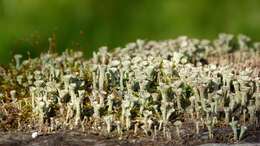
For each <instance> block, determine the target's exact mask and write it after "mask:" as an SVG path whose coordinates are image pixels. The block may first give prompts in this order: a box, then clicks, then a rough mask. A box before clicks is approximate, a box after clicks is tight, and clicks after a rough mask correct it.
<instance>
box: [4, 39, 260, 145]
mask: <svg viewBox="0 0 260 146" xmlns="http://www.w3.org/2000/svg"><path fill="white" fill-rule="evenodd" d="M238 50H240V51H247V52H253V53H255V54H259V52H260V43H254V44H253V43H252V42H250V39H249V38H248V37H246V36H244V35H238V37H237V38H234V37H233V35H229V34H220V35H219V38H218V39H217V40H215V41H213V42H211V41H209V40H198V39H188V38H187V37H185V36H183V37H179V38H177V39H176V40H167V41H160V42H155V41H144V40H137V41H136V42H135V43H129V44H127V45H126V47H124V48H117V49H115V51H114V52H112V53H111V52H108V51H107V47H101V48H100V49H99V51H98V52H94V53H93V58H92V59H90V60H85V59H84V58H83V57H82V52H73V51H68V50H67V51H66V52H64V53H62V54H61V55H60V56H59V55H58V54H57V53H51V52H48V53H44V54H42V55H41V56H40V57H38V58H34V59H32V58H29V59H27V60H24V61H22V62H21V58H22V56H21V55H15V56H14V58H15V63H11V64H10V67H9V69H8V70H6V71H5V70H3V71H1V75H0V85H1V86H0V101H1V102H0V121H1V124H0V128H1V129H5V130H9V129H12V128H15V129H22V128H23V127H25V126H27V127H28V126H30V127H31V128H32V129H35V128H36V129H37V128H39V129H41V126H42V125H47V127H48V128H49V131H50V132H54V131H57V130H59V129H62V128H63V127H69V128H75V127H79V126H80V127H81V128H82V129H83V130H85V129H86V128H93V129H96V130H100V129H103V128H106V131H107V133H117V135H119V136H122V135H124V134H125V133H127V134H134V135H142V134H146V135H150V134H152V135H153V136H156V135H157V134H158V133H159V132H162V133H163V136H164V137H165V138H168V139H171V137H172V135H171V134H172V132H171V131H170V130H169V128H168V127H169V126H175V127H176V133H177V135H178V136H179V137H181V136H182V135H181V132H180V131H181V129H182V127H183V125H182V123H183V122H185V120H190V121H193V123H194V127H196V129H195V130H194V133H197V134H199V132H200V128H201V127H204V126H205V127H207V129H208V133H209V138H213V137H214V134H213V132H212V131H213V129H214V128H216V127H217V126H218V127H219V126H231V127H232V129H233V131H234V140H238V139H241V138H242V137H243V134H244V132H245V130H246V128H247V126H250V125H255V126H257V125H258V124H259V123H258V122H259V119H260V117H259V112H260V79H259V77H258V71H259V70H257V69H256V68H249V67H248V68H246V69H244V70H237V69H235V68H233V67H231V66H229V65H228V64H218V65H216V64H213V63H211V62H208V60H207V58H208V57H210V56H214V55H222V54H227V53H231V52H235V51H238ZM184 115H188V117H187V116H186V119H185V118H184ZM237 129H240V130H239V131H238V130H237ZM238 132H239V133H238Z"/></svg>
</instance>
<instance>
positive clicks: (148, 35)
mask: <svg viewBox="0 0 260 146" xmlns="http://www.w3.org/2000/svg"><path fill="white" fill-rule="evenodd" d="M259 6H260V1H259V0H247V1H246V0H196V1H191V0H0V63H1V64H8V62H9V61H10V59H11V54H13V53H23V54H25V56H26V52H27V51H30V52H31V56H33V57H35V56H38V55H39V54H40V52H42V51H44V50H45V51H46V50H48V44H49V42H48V38H49V37H53V35H54V34H55V35H56V37H57V41H56V42H57V51H59V52H61V51H64V50H65V49H66V48H74V49H76V50H82V51H84V52H85V57H90V56H91V55H92V52H93V50H97V49H98V48H99V47H100V46H103V45H107V46H108V47H109V48H110V49H112V48H115V47H118V46H124V45H125V44H126V43H127V42H131V41H135V40H136V39H137V38H142V39H153V40H163V39H170V38H176V37H177V36H179V35H187V36H189V37H197V38H208V39H213V38H216V37H217V35H218V33H220V32H227V33H234V34H238V33H244V34H246V35H249V36H250V37H251V38H252V39H253V40H259V38H260V27H259V26H260V7H259ZM81 30H82V32H84V34H83V33H81V34H80V31H81ZM73 42H74V43H73ZM78 43H79V44H80V46H79V45H77V44H78ZM75 44H76V45H75ZM25 58H27V57H25Z"/></svg>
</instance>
